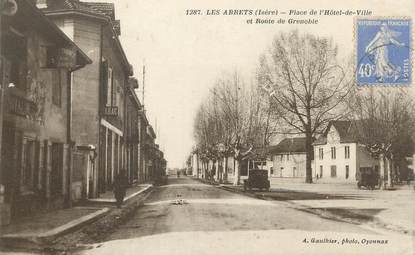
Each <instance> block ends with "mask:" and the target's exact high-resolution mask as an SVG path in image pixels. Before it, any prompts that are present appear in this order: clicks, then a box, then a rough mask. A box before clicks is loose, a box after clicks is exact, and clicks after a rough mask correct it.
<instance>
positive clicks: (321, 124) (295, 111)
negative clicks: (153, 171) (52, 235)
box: [192, 31, 415, 185]
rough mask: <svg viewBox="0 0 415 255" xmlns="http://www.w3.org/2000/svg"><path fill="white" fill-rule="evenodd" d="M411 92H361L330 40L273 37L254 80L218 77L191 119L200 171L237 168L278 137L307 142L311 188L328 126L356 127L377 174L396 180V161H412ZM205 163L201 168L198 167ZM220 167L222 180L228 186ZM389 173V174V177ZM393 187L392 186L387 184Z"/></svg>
mask: <svg viewBox="0 0 415 255" xmlns="http://www.w3.org/2000/svg"><path fill="white" fill-rule="evenodd" d="M411 93H413V92H411V91H410V89H409V88H402V87H400V88H398V87H386V86H385V87H358V86H357V85H356V84H355V68H354V64H353V60H352V58H351V57H347V58H346V60H344V59H341V58H340V57H339V54H338V47H337V45H336V44H335V43H334V42H333V41H332V40H331V39H330V38H325V37H319V36H316V35H312V34H302V33H299V32H298V31H291V32H288V33H280V34H278V35H276V36H275V37H274V39H273V41H272V43H271V45H270V47H269V49H267V50H266V51H264V53H263V54H262V55H261V56H260V57H259V65H258V67H257V70H256V77H255V79H254V81H252V82H250V83H247V82H246V81H245V80H244V79H243V78H242V76H241V75H240V74H239V73H238V72H237V71H234V72H232V73H225V74H223V75H221V76H220V77H219V78H218V79H217V81H216V83H215V84H214V85H213V88H212V89H211V93H210V94H209V96H208V97H207V98H206V99H205V101H204V102H203V103H202V104H201V105H200V107H199V109H198V112H197V115H196V117H195V120H194V138H195V141H196V145H195V147H194V149H193V152H192V155H197V158H198V160H197V164H201V165H200V166H199V165H198V166H197V169H200V168H202V169H206V171H207V172H206V173H205V174H202V175H203V177H204V178H208V177H209V176H211V175H212V174H209V171H212V169H211V168H209V162H222V160H223V159H226V158H228V157H233V158H234V160H235V170H234V171H235V173H234V175H235V179H234V184H235V185H236V184H239V181H240V171H241V169H240V163H241V160H242V158H243V157H244V155H246V154H247V153H248V152H249V151H251V150H252V149H254V148H264V147H266V146H268V145H270V143H272V139H273V137H276V136H278V135H285V136H286V135H292V136H298V135H301V136H304V137H305V138H306V178H305V182H307V183H312V182H313V176H312V165H311V162H312V159H313V141H314V140H315V139H316V138H318V137H319V136H320V135H321V134H322V133H323V131H324V130H325V128H326V127H327V125H328V123H329V122H330V121H335V120H354V122H355V123H359V127H357V128H356V129H357V130H358V134H357V135H358V140H359V144H362V145H364V146H365V148H366V149H367V151H368V152H369V153H370V154H371V156H372V157H374V158H375V159H376V160H379V166H380V174H381V175H383V174H385V175H387V176H389V177H390V178H389V180H393V179H394V177H393V174H394V171H393V168H394V162H395V161H396V160H400V159H402V158H404V157H406V156H407V155H408V153H409V152H410V153H411V155H412V150H413V145H412V144H413V143H412V137H413V135H414V133H415V132H414V131H415V130H414V129H415V104H414V100H413V94H411ZM199 161H200V162H199ZM227 164H228V160H223V167H221V168H219V169H218V171H223V172H224V173H220V174H219V175H220V176H223V179H225V180H221V181H226V177H227V173H226V171H227V169H228V167H227ZM385 170H386V173H385ZM388 185H393V182H392V181H388Z"/></svg>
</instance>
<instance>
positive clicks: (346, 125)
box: [314, 120, 362, 145]
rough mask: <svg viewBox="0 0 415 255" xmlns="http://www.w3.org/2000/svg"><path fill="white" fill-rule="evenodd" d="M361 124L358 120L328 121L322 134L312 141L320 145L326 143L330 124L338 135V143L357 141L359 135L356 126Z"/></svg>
mask: <svg viewBox="0 0 415 255" xmlns="http://www.w3.org/2000/svg"><path fill="white" fill-rule="evenodd" d="M361 124H362V123H361V122H360V121H358V120H334V121H330V122H329V124H328V125H327V128H326V130H325V131H324V133H323V135H322V136H321V137H319V138H318V139H317V140H316V141H315V142H314V145H322V144H326V143H327V134H328V132H329V131H330V129H331V127H332V126H334V128H335V129H336V130H337V132H338V134H339V136H340V143H354V142H357V141H358V137H359V136H358V135H359V134H358V128H359V127H360V126H361Z"/></svg>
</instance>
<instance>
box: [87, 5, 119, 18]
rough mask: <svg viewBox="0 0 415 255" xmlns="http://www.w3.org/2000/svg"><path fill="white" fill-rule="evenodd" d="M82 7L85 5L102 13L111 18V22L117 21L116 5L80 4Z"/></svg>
mask: <svg viewBox="0 0 415 255" xmlns="http://www.w3.org/2000/svg"><path fill="white" fill-rule="evenodd" d="M79 4H80V5H84V7H85V6H87V7H89V8H91V9H93V10H95V11H97V12H100V13H102V14H104V15H106V16H108V17H110V18H111V20H114V19H115V8H114V3H102V2H101V3H94V2H79Z"/></svg>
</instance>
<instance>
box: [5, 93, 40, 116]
mask: <svg viewBox="0 0 415 255" xmlns="http://www.w3.org/2000/svg"><path fill="white" fill-rule="evenodd" d="M7 107H8V109H9V110H8V112H9V113H11V114H14V115H18V116H22V117H25V118H30V117H34V116H35V115H36V112H37V106H36V104H35V103H34V102H33V101H31V100H29V99H26V98H24V97H22V96H18V95H15V94H9V95H8V97H7Z"/></svg>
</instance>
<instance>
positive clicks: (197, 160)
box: [196, 154, 199, 179]
mask: <svg viewBox="0 0 415 255" xmlns="http://www.w3.org/2000/svg"><path fill="white" fill-rule="evenodd" d="M196 178H197V179H199V154H196Z"/></svg>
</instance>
